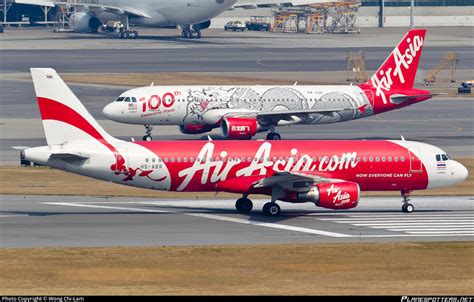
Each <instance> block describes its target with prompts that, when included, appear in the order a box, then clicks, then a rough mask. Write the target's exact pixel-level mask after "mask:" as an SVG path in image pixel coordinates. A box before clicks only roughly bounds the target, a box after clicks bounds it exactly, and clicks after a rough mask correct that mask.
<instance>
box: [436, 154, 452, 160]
mask: <svg viewBox="0 0 474 302" xmlns="http://www.w3.org/2000/svg"><path fill="white" fill-rule="evenodd" d="M450 159H451V158H450V157H449V155H448V154H436V161H446V160H450Z"/></svg>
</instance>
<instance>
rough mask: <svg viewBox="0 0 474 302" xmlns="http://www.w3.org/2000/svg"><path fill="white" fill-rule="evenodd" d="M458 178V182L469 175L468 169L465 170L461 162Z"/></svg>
mask: <svg viewBox="0 0 474 302" xmlns="http://www.w3.org/2000/svg"><path fill="white" fill-rule="evenodd" d="M459 166H460V167H459V172H458V173H459V179H460V182H461V181H464V180H466V178H467V177H468V176H469V171H468V170H467V168H466V167H464V166H463V165H462V164H459Z"/></svg>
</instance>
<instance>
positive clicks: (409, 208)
mask: <svg viewBox="0 0 474 302" xmlns="http://www.w3.org/2000/svg"><path fill="white" fill-rule="evenodd" d="M410 193H411V192H410V191H405V190H402V192H401V194H402V198H403V205H402V212H403V213H413V211H414V210H415V207H414V206H413V205H412V204H411V203H410Z"/></svg>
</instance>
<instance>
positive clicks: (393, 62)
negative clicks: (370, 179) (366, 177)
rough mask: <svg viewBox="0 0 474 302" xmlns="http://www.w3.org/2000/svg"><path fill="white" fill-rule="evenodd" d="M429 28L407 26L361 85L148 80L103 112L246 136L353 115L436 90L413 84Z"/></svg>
mask: <svg viewBox="0 0 474 302" xmlns="http://www.w3.org/2000/svg"><path fill="white" fill-rule="evenodd" d="M425 33H426V30H423V29H415V30H410V31H409V32H408V33H407V34H406V35H405V37H404V38H403V39H402V40H401V42H400V43H399V44H398V45H397V47H396V48H395V49H394V50H393V52H392V53H391V54H390V56H389V57H388V58H387V59H386V60H385V62H384V63H383V64H382V66H381V67H380V68H379V70H377V72H376V73H375V74H374V75H373V76H372V77H371V78H370V79H369V80H368V81H367V82H366V83H363V84H361V85H345V86H342V85H340V86H327V85H324V86H308V85H293V86H259V85H257V86H148V87H140V88H136V89H132V90H129V91H126V92H124V93H123V94H122V95H121V96H120V97H119V98H117V100H116V101H114V102H112V103H110V104H108V105H107V106H106V107H105V108H104V109H103V113H104V115H105V116H106V117H107V118H109V119H111V120H114V121H117V122H122V123H127V124H137V125H145V128H146V135H145V136H144V137H143V140H147V141H150V140H151V139H152V138H151V133H152V126H153V125H179V128H180V130H181V132H182V133H186V134H199V133H206V132H209V131H212V130H213V129H214V128H218V127H220V128H221V129H222V134H223V136H224V137H225V138H227V139H248V138H251V137H252V136H254V135H255V134H256V133H257V132H265V131H269V133H268V134H267V137H266V138H267V140H279V139H281V136H280V135H279V134H278V133H276V132H275V127H276V126H284V125H293V124H328V123H338V122H344V121H350V120H354V119H359V118H363V117H368V116H371V115H374V114H379V113H382V112H386V111H390V110H395V109H399V108H403V107H406V106H409V105H412V104H415V103H418V102H421V101H424V100H427V99H429V98H431V97H432V96H433V95H434V94H432V93H430V92H429V91H426V90H420V89H414V88H413V83H414V81H415V75H416V71H417V68H418V62H419V60H420V57H421V52H422V48H423V42H424V39H425Z"/></svg>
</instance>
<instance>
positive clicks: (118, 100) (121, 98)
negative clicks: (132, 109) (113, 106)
mask: <svg viewBox="0 0 474 302" xmlns="http://www.w3.org/2000/svg"><path fill="white" fill-rule="evenodd" d="M123 99H124V97H123V96H121V97H119V98H118V99H116V100H115V101H116V102H121V101H123Z"/></svg>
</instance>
